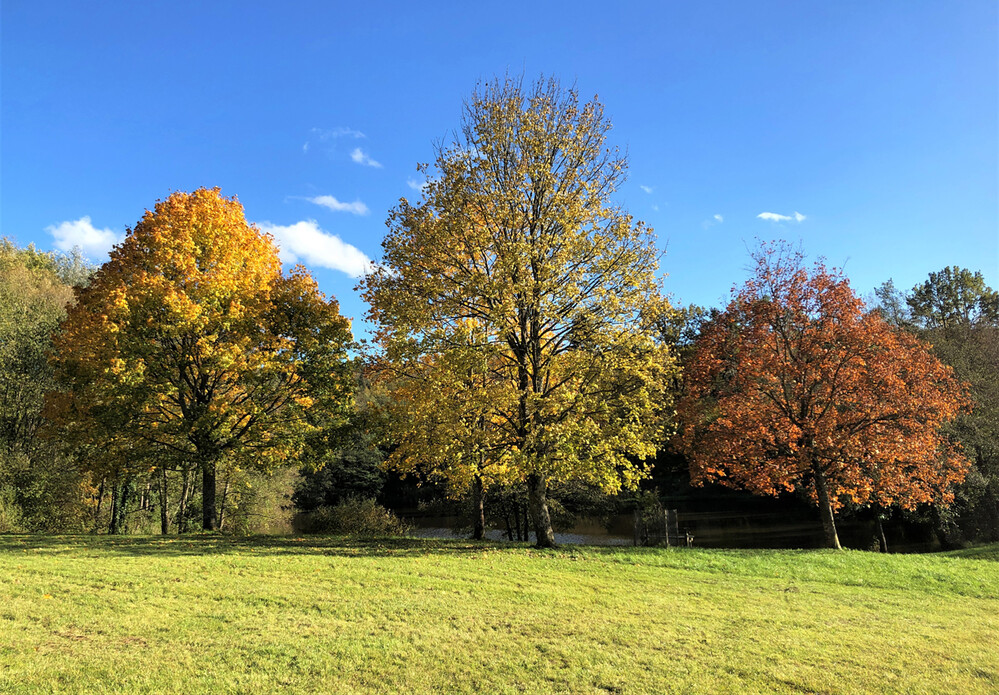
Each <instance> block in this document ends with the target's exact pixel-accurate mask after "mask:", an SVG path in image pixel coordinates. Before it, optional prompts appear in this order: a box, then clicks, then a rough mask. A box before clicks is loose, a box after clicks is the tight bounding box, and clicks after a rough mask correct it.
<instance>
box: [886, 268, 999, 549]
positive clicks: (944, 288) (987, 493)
mask: <svg viewBox="0 0 999 695" xmlns="http://www.w3.org/2000/svg"><path fill="white" fill-rule="evenodd" d="M875 293H876V309H877V310H878V311H880V312H881V313H882V314H884V315H886V316H889V317H893V319H894V320H895V321H896V323H898V325H900V326H902V327H904V328H906V329H907V330H909V331H912V332H913V333H914V334H915V335H917V336H918V337H920V338H921V339H923V340H925V341H927V342H928V343H930V344H932V346H933V353H934V354H935V355H936V356H937V357H938V358H940V360H941V361H943V362H944V363H945V364H947V365H949V366H950V367H952V368H953V369H954V373H955V374H956V375H957V376H958V377H959V378H960V379H962V380H964V381H966V382H967V383H968V384H969V390H970V394H971V398H972V400H973V401H974V408H973V410H972V411H971V412H970V413H964V414H962V415H961V416H960V417H958V418H957V419H956V420H955V421H954V422H953V423H951V425H950V426H949V430H950V432H952V433H953V434H954V436H956V437H957V438H958V439H959V440H960V442H961V445H962V447H963V448H964V450H965V452H967V454H968V455H969V457H970V458H971V459H972V468H971V470H970V471H969V473H968V476H967V477H966V478H965V480H964V482H963V483H962V484H961V485H960V486H959V487H958V489H957V492H956V499H955V503H954V504H953V505H951V507H950V508H949V509H948V510H947V511H946V512H945V513H944V512H940V511H938V512H937V513H936V514H935V517H936V521H937V522H938V529H937V530H938V533H939V534H940V535H941V538H942V539H943V540H945V541H946V540H947V539H948V538H950V537H952V536H953V535H954V531H956V530H958V529H960V531H961V533H962V535H964V536H965V537H967V538H975V539H980V540H989V541H994V540H999V293H997V292H996V291H995V290H993V289H992V288H991V287H989V286H988V285H987V284H986V282H985V278H984V276H983V275H982V274H981V273H980V272H973V271H971V270H967V269H965V268H959V267H951V266H948V267H946V268H944V269H943V270H940V271H938V272H934V273H930V274H929V277H928V278H927V279H926V280H924V281H923V282H921V283H919V284H917V285H916V286H915V287H913V288H912V290H910V291H909V292H905V293H903V292H901V291H899V290H897V289H895V287H894V284H893V283H892V282H891V281H890V280H889V281H888V282H886V283H885V284H884V285H882V286H881V287H879V288H878V289H877V290H876V291H875Z"/></svg>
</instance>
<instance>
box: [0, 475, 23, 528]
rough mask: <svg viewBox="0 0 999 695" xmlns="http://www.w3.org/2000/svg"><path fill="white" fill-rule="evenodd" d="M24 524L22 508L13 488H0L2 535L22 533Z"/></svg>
mask: <svg viewBox="0 0 999 695" xmlns="http://www.w3.org/2000/svg"><path fill="white" fill-rule="evenodd" d="M22 523H23V520H22V517H21V507H20V506H19V505H18V504H17V499H16V495H15V493H14V490H13V488H10V487H4V486H0V533H21V532H23V531H24V528H23V526H22Z"/></svg>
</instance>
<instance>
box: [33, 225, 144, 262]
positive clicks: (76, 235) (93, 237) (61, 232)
mask: <svg viewBox="0 0 999 695" xmlns="http://www.w3.org/2000/svg"><path fill="white" fill-rule="evenodd" d="M45 231H46V232H48V233H49V234H51V235H52V236H53V237H54V238H55V247H56V248H57V249H59V250H60V251H72V250H73V247H76V246H78V247H79V248H80V251H82V252H83V254H84V255H85V256H87V257H88V258H90V259H92V260H98V259H100V258H101V257H102V256H104V255H106V254H107V253H108V252H109V251H111V248H112V247H113V246H114V245H115V244H117V243H120V242H121V241H122V239H124V238H125V235H124V234H116V233H115V232H114V230H111V229H107V228H105V229H97V228H96V227H94V225H93V224H91V222H90V216H89V215H85V216H84V217H81V218H80V219H78V220H73V221H72V222H70V221H66V222H60V223H59V224H55V225H49V226H48V227H46V228H45Z"/></svg>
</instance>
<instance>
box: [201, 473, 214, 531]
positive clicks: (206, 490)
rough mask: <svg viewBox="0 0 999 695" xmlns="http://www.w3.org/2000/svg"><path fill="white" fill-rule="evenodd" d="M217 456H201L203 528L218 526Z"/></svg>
mask: <svg viewBox="0 0 999 695" xmlns="http://www.w3.org/2000/svg"><path fill="white" fill-rule="evenodd" d="M216 459H217V457H215V456H213V455H211V454H203V455H202V456H201V530H202V531H214V530H216V529H217V528H218V514H217V512H216V502H215V482H216V481H215V473H216V470H215V463H216Z"/></svg>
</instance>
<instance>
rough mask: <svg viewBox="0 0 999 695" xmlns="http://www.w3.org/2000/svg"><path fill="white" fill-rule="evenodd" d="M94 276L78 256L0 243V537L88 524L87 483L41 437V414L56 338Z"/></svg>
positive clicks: (50, 384) (50, 381)
mask: <svg viewBox="0 0 999 695" xmlns="http://www.w3.org/2000/svg"><path fill="white" fill-rule="evenodd" d="M88 272H89V269H88V268H87V267H86V266H85V265H84V264H83V263H82V260H81V258H80V257H79V256H78V255H73V256H58V255H55V254H51V253H43V252H39V251H37V250H35V248H34V247H33V246H28V247H27V248H18V247H16V246H15V245H14V244H13V243H12V242H10V241H8V240H6V239H2V240H0V532H3V531H5V530H6V531H9V530H29V531H63V532H66V531H80V530H82V528H83V524H84V523H85V519H86V512H87V501H88V500H87V496H88V493H89V485H88V482H89V481H88V480H87V478H86V476H85V475H83V474H81V473H80V471H78V470H77V469H76V467H75V465H74V464H75V462H74V461H72V460H71V459H67V458H66V457H64V456H62V455H61V454H60V452H59V451H58V449H57V447H55V446H54V443H53V442H51V441H48V440H47V439H46V438H45V437H43V436H42V430H43V426H44V424H45V419H44V417H43V414H42V409H43V406H44V399H45V394H46V392H47V391H49V390H50V389H52V388H53V386H54V382H53V374H52V369H51V367H50V366H49V364H48V360H47V355H48V352H49V350H50V349H51V347H52V333H53V332H54V331H55V330H56V328H57V327H58V325H59V322H60V321H61V320H62V319H63V318H64V317H65V315H66V306H67V305H68V304H69V303H71V302H72V300H73V287H72V285H73V284H76V283H85V282H86V277H87V274H88ZM4 509H6V512H5V511H4ZM4 518H6V519H7V521H6V522H5V521H4ZM15 522H16V523H15Z"/></svg>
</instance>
